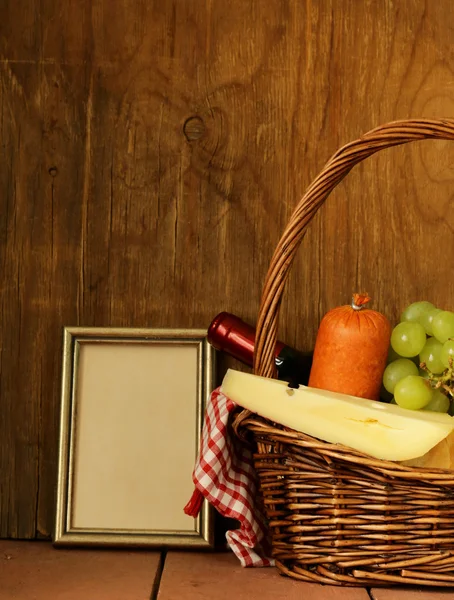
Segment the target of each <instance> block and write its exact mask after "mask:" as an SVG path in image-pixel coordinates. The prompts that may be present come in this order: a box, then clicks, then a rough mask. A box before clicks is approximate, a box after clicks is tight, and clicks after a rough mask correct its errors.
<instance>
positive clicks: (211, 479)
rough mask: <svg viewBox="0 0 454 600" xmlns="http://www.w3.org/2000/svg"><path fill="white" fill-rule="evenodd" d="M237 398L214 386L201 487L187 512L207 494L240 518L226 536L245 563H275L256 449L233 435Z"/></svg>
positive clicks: (197, 471) (198, 468) (198, 467)
mask: <svg viewBox="0 0 454 600" xmlns="http://www.w3.org/2000/svg"><path fill="white" fill-rule="evenodd" d="M235 407H236V404H235V403H234V402H232V400H230V399H229V398H227V397H226V396H224V394H222V393H221V391H220V388H217V389H216V390H214V391H213V392H212V393H211V395H210V398H209V401H208V405H207V407H206V412H205V422H204V426H203V434H202V440H201V445H200V451H199V456H198V458H197V461H196V464H195V467H194V472H193V474H192V479H193V481H194V484H195V488H196V489H195V491H194V494H193V495H192V498H191V499H190V501H189V502H188V504H187V505H186V506H185V508H184V512H185V513H186V514H187V515H190V516H193V517H196V516H197V515H198V514H199V511H200V508H201V506H202V503H203V499H204V498H206V499H207V500H208V501H209V502H210V504H212V506H214V507H215V508H216V510H218V511H219V512H220V513H221V515H223V516H225V517H227V518H231V519H236V520H238V521H239V524H240V526H239V529H234V530H231V531H227V533H226V538H227V542H228V544H229V546H230V548H231V549H232V550H233V552H234V553H235V555H236V556H237V558H238V559H239V560H240V562H241V564H242V566H243V567H270V566H273V565H274V560H273V559H271V558H269V557H268V556H267V548H266V546H267V543H266V535H265V531H266V530H265V525H264V519H263V516H262V515H261V514H260V512H259V510H258V508H257V507H256V506H254V498H255V497H256V490H257V483H256V476H255V472H254V469H253V466H252V455H251V452H250V450H249V449H248V448H247V447H245V446H244V445H242V444H239V443H235V442H236V439H232V438H233V435H231V433H230V430H229V426H228V421H229V415H230V413H231V411H232V410H233V409H234V408H235Z"/></svg>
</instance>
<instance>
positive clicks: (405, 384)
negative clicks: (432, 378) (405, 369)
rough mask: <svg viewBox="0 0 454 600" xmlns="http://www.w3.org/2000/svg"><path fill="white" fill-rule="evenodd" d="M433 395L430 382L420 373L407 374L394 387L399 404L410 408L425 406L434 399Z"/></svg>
mask: <svg viewBox="0 0 454 600" xmlns="http://www.w3.org/2000/svg"><path fill="white" fill-rule="evenodd" d="M432 395H433V390H432V388H431V387H430V383H429V382H428V381H427V379H423V378H422V377H419V375H407V377H404V378H403V379H401V380H400V381H399V382H398V383H396V387H395V388H394V398H395V399H396V402H397V404H398V405H399V406H401V407H402V408H409V409H410V410H418V409H419V408H424V407H425V406H426V405H427V404H429V402H430V401H431V400H432Z"/></svg>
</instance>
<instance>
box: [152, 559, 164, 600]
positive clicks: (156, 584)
mask: <svg viewBox="0 0 454 600" xmlns="http://www.w3.org/2000/svg"><path fill="white" fill-rule="evenodd" d="M166 556H167V550H163V551H162V552H161V556H160V559H159V565H158V568H157V570H156V574H155V576H154V580H153V586H152V588H151V594H150V600H156V599H157V597H158V594H159V588H160V585H161V578H162V573H163V571H164V565H165V562H166Z"/></svg>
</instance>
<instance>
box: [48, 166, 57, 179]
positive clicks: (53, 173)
mask: <svg viewBox="0 0 454 600" xmlns="http://www.w3.org/2000/svg"><path fill="white" fill-rule="evenodd" d="M57 173H58V169H57V167H51V168H50V169H49V175H50V176H51V177H56V176H57Z"/></svg>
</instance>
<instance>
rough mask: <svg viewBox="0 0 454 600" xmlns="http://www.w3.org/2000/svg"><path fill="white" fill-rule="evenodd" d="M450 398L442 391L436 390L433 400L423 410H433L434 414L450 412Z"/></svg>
mask: <svg viewBox="0 0 454 600" xmlns="http://www.w3.org/2000/svg"><path fill="white" fill-rule="evenodd" d="M450 404H451V403H450V401H449V398H448V397H447V396H446V394H443V392H440V390H434V392H433V395H432V400H431V401H430V402H429V404H426V406H425V407H424V408H423V410H431V411H433V412H441V413H445V412H448V410H449V406H450Z"/></svg>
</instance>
